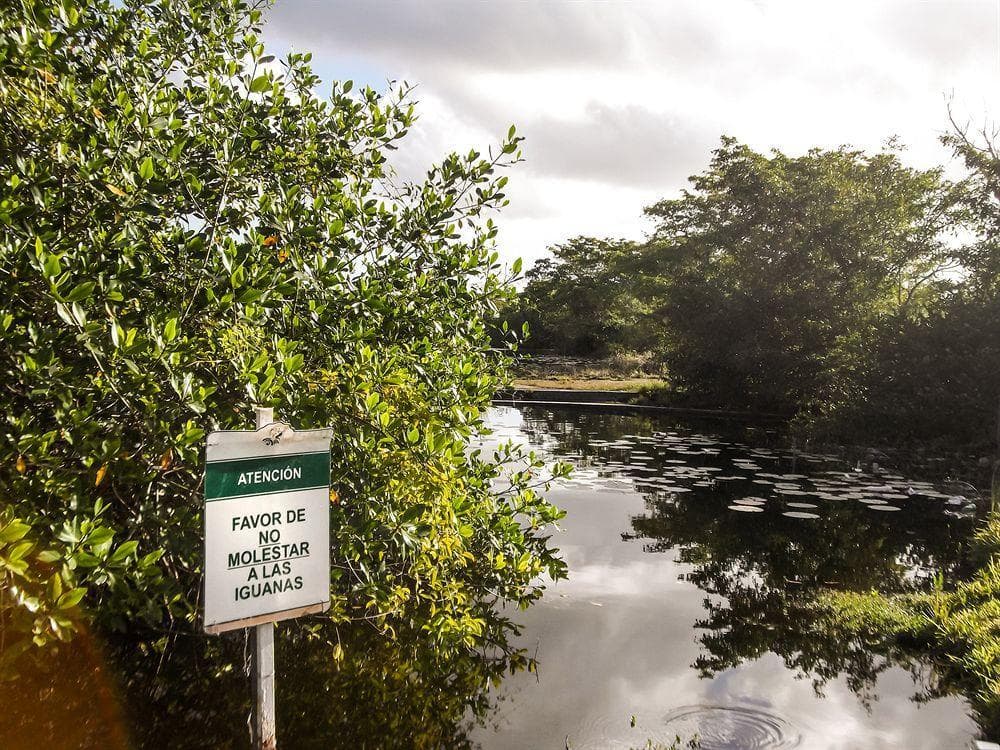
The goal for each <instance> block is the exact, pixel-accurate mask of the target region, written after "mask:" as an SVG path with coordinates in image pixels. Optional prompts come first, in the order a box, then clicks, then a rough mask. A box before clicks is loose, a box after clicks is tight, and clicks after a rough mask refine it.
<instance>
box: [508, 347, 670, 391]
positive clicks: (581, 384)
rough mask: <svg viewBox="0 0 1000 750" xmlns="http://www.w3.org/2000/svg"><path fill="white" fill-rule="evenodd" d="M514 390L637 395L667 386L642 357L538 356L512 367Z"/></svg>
mask: <svg viewBox="0 0 1000 750" xmlns="http://www.w3.org/2000/svg"><path fill="white" fill-rule="evenodd" d="M514 386H515V387H516V388H556V389H565V390H574V391H625V392H634V393H638V392H640V391H645V390H657V389H661V388H666V387H667V382H666V379H665V377H664V373H662V372H661V371H660V370H658V368H656V367H655V366H654V365H652V364H651V362H650V360H649V358H648V357H645V356H642V355H637V354H619V355H615V356H613V357H608V358H605V359H587V358H582V357H566V356H561V355H549V354H538V355H529V356H525V357H524V358H522V359H520V360H518V362H517V363H516V364H515V366H514Z"/></svg>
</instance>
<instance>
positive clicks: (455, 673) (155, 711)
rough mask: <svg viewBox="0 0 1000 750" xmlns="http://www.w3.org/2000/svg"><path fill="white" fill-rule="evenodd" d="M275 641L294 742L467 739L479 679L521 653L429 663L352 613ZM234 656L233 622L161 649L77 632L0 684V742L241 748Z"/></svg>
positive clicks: (406, 642)
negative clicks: (104, 642) (349, 618)
mask: <svg viewBox="0 0 1000 750" xmlns="http://www.w3.org/2000/svg"><path fill="white" fill-rule="evenodd" d="M275 643H276V647H277V654H276V658H277V669H278V676H277V685H278V689H277V712H278V737H279V742H280V743H281V745H283V746H285V747H294V748H303V749H306V750H308V749H309V748H337V747H343V748H361V749H363V748H469V747H471V746H472V745H471V743H470V741H469V739H468V732H469V730H470V729H471V727H472V726H473V725H474V724H475V723H476V722H477V721H481V720H485V718H486V717H487V716H488V712H489V708H490V700H489V695H488V693H487V688H488V687H489V686H490V685H491V684H496V683H498V682H499V680H500V679H502V678H503V676H504V675H505V674H507V673H510V672H512V671H516V670H519V669H522V668H524V667H525V666H526V665H527V661H528V660H527V658H526V656H525V654H524V653H523V652H516V651H515V652H510V651H509V648H508V647H507V645H506V644H501V647H499V648H497V649H496V651H495V653H493V654H488V655H484V654H482V653H478V652H474V651H467V652H465V653H464V654H463V655H461V656H458V657H455V658H451V659H448V660H443V659H442V658H441V657H440V655H439V654H438V652H437V650H436V649H434V648H433V645H432V644H430V643H429V642H427V640H426V639H424V638H422V637H421V636H420V635H419V634H409V635H408V634H405V633H397V638H396V640H394V641H392V640H389V639H387V638H386V637H385V636H384V635H380V634H378V633H377V632H376V631H375V630H374V629H373V628H372V627H371V626H370V625H368V624H365V623H361V624H357V625H353V626H348V627H344V626H340V628H339V633H338V631H337V630H335V629H334V627H333V626H332V625H329V624H325V623H324V624H319V623H317V624H316V625H315V626H314V627H313V628H311V632H309V631H307V630H305V629H303V628H301V627H299V626H289V627H281V628H280V629H279V632H278V635H277V637H276V639H275ZM338 645H339V647H340V648H339V649H337V646H338ZM337 652H342V654H343V656H342V658H340V659H339V660H338V659H336V658H335V653H337ZM246 653H247V652H246V644H245V641H244V638H243V634H242V632H238V633H232V634H227V635H224V636H221V637H202V636H193V635H185V636H183V637H180V638H178V639H176V641H173V642H171V644H170V646H169V648H168V649H167V651H166V655H165V656H163V655H161V654H160V653H159V652H158V650H157V649H156V648H153V643H151V642H147V641H137V640H134V639H131V638H127V637H123V636H116V637H114V638H112V639H110V640H109V645H108V646H107V647H106V648H105V649H103V651H102V650H101V649H99V648H98V647H97V645H96V643H95V642H94V640H93V639H91V638H89V637H84V638H82V639H80V640H79V641H74V642H72V643H70V644H66V645H64V646H63V647H62V651H61V653H60V654H59V655H58V656H54V655H53V654H52V653H46V654H45V660H44V661H43V662H40V663H34V664H33V663H31V662H28V661H26V662H25V663H24V665H23V669H22V674H21V678H20V679H18V680H17V681H16V682H7V683H2V684H0V705H2V706H3V707H4V721H3V722H0V747H3V748H10V749H11V750H19V749H20V748H25V750H28V749H29V748H30V749H31V750H37V749H38V748H39V747H40V746H42V747H47V748H50V750H57V749H60V748H101V749H102V750H104V749H107V750H118V749H119V748H126V747H138V748H163V747H184V748H189V747H190V748H243V747H246V746H247V743H248V737H249V732H248V728H247V717H248V714H249V711H250V697H251V695H250V681H249V678H248V677H247V675H246V673H245V672H244V669H243V665H244V664H245V660H246Z"/></svg>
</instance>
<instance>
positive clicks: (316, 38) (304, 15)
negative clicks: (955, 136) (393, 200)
mask: <svg viewBox="0 0 1000 750" xmlns="http://www.w3.org/2000/svg"><path fill="white" fill-rule="evenodd" d="M998 23H1000V10H998V6H997V4H996V3H995V2H992V0H964V1H963V0H930V1H927V2H914V1H912V0H911V1H909V2H896V1H892V2H889V1H882V2H837V3H834V2H828V3H814V2H810V3H803V2H799V1H797V0H784V1H782V2H748V1H744V0H725V1H716V2H699V1H696V0H690V1H688V0H685V1H684V2H637V3H627V4H626V3H568V2H564V3H559V2H550V3H512V2H487V3H468V2H416V1H415V0H406V1H404V2H385V1H384V0H383V1H372V0H369V1H368V2H365V1H363V0H353V1H347V2H337V3H325V2H320V1H319V0H284V1H283V2H281V1H279V3H278V5H277V7H276V8H275V9H274V11H273V12H272V17H271V21H270V23H269V26H268V29H267V35H268V37H269V39H270V40H271V41H272V42H274V43H276V44H277V45H278V46H287V45H294V46H295V47H296V48H298V49H311V50H312V51H313V52H314V53H315V59H316V60H317V63H318V67H319V68H320V69H321V71H322V72H323V73H324V74H329V75H338V76H343V77H360V78H362V79H364V80H365V81H366V82H370V83H374V84H379V83H381V78H382V77H388V78H395V79H406V80H408V81H410V82H411V83H417V84H418V85H419V87H418V89H417V98H418V99H419V100H420V102H421V103H420V106H419V108H418V109H419V111H420V113H421V119H420V122H419V123H418V125H417V126H416V127H415V128H414V129H413V130H412V131H411V135H410V137H409V138H408V143H407V144H406V145H405V146H404V148H403V150H401V152H399V154H398V155H397V157H396V160H395V164H396V166H397V167H398V169H399V170H400V172H401V173H402V174H404V175H405V176H410V177H415V176H419V175H420V174H421V173H422V172H423V171H424V170H425V169H426V168H427V166H429V165H430V164H431V163H432V162H434V161H436V160H437V159H439V158H440V157H441V156H442V155H444V154H445V153H446V152H448V151H450V150H468V149H469V148H470V147H477V148H480V149H482V148H485V147H486V146H488V145H489V144H491V143H496V142H497V141H498V140H499V138H500V137H501V135H502V134H503V133H504V132H505V131H506V129H507V127H508V126H509V124H510V123H516V124H517V126H518V129H519V131H520V132H521V133H522V134H523V135H525V136H526V138H527V140H526V142H525V144H524V152H525V157H526V161H525V163H524V164H521V165H518V166H517V167H516V168H515V170H514V171H513V172H512V173H511V190H510V191H509V192H510V196H511V200H512V205H511V207H510V210H509V211H507V212H506V213H505V214H504V215H503V216H501V222H500V223H501V227H502V234H501V240H502V243H503V247H502V250H503V252H504V254H505V256H507V257H513V256H515V255H521V256H524V257H526V258H527V259H534V258H537V257H539V256H541V255H542V254H543V253H544V249H545V247H546V246H547V245H550V244H552V243H554V242H559V241H562V240H565V239H567V238H569V237H571V236H575V235H579V234H596V235H601V236H605V235H606V236H616V237H618V236H626V237H632V238H636V239H638V238H640V237H641V236H642V234H643V230H644V228H645V226H646V225H645V223H644V221H643V219H642V208H643V206H644V205H646V204H648V203H650V202H652V201H653V200H655V199H657V198H658V197H661V196H664V195H669V194H673V193H675V192H676V191H677V190H679V189H680V188H682V187H684V185H685V177H686V176H687V175H689V174H691V173H693V172H697V171H700V170H701V169H703V168H704V167H705V166H706V165H707V163H708V160H709V158H710V151H711V149H712V148H713V147H714V146H715V144H717V143H718V138H719V136H720V135H722V134H729V135H733V136H735V137H737V138H739V139H741V140H744V141H746V142H747V143H749V144H750V145H751V146H753V147H755V148H759V149H769V148H780V149H782V150H785V151H788V152H791V153H796V152H801V151H804V150H806V149H808V148H810V147H812V146H822V147H834V146H837V145H840V144H844V143H849V144H852V145H855V146H858V147H862V148H868V149H873V148H878V147H879V146H880V144H882V143H883V142H884V141H885V139H886V138H888V137H889V136H892V135H898V136H899V137H900V138H901V139H902V140H903V142H904V143H906V144H908V145H909V147H910V151H909V159H910V161H911V162H912V163H914V164H915V165H917V166H929V165H932V164H935V163H941V162H942V161H944V160H946V159H947V158H948V154H947V152H946V150H945V149H944V148H943V147H942V146H941V145H940V144H939V143H938V136H939V135H940V133H941V132H943V131H945V130H946V129H947V127H948V122H947V105H946V97H948V96H952V95H953V96H954V106H955V109H956V111H957V112H958V114H959V115H960V116H962V117H964V116H971V117H972V118H973V119H974V120H976V121H979V120H982V119H984V118H986V117H988V116H991V115H992V116H997V114H998V111H1000V106H998V104H1000V85H998V84H1000V42H998V39H1000V33H998Z"/></svg>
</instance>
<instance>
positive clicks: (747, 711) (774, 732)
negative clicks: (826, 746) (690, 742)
mask: <svg viewBox="0 0 1000 750" xmlns="http://www.w3.org/2000/svg"><path fill="white" fill-rule="evenodd" d="M665 723H666V729H667V733H668V734H669V735H677V736H679V737H681V738H682V739H689V738H691V737H693V736H694V735H698V738H699V740H700V743H701V744H700V745H699V747H700V748H701V750H786V748H794V747H798V746H799V743H801V742H802V735H801V734H800V733H799V732H798V730H796V729H795V728H794V727H793V726H792V725H791V724H789V723H788V722H787V721H786V720H785V719H783V718H781V717H780V716H777V715H775V714H772V713H768V712H767V711H763V710H761V709H757V708H747V707H743V706H707V705H692V706H681V707H680V708H675V709H674V710H673V711H671V712H670V713H668V714H667V716H666V717H665Z"/></svg>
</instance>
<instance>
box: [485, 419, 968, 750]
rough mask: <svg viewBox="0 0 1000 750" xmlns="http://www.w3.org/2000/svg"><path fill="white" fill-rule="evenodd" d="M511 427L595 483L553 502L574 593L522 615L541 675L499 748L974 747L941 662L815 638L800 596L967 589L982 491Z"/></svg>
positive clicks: (623, 435)
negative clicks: (939, 581)
mask: <svg viewBox="0 0 1000 750" xmlns="http://www.w3.org/2000/svg"><path fill="white" fill-rule="evenodd" d="M492 422H493V424H494V425H495V428H496V432H497V434H496V435H495V438H497V439H504V438H511V439H514V440H515V441H519V442H526V443H530V444H531V445H532V447H533V448H534V449H535V450H536V451H539V452H541V453H546V454H549V455H551V456H555V457H559V458H561V459H563V460H568V461H570V462H572V463H573V464H575V466H576V470H575V471H574V474H573V478H572V479H571V480H568V481H563V482H560V483H559V484H558V485H557V486H555V487H554V489H553V491H552V493H551V495H550V497H551V498H552V499H553V500H554V501H555V502H556V503H557V504H559V505H560V506H561V507H563V508H564V509H565V510H566V511H567V516H566V518H565V519H564V520H563V522H561V526H562V531H561V532H559V533H557V535H556V537H555V539H556V542H557V546H559V547H560V548H561V550H562V552H563V554H564V557H565V559H566V561H567V562H568V564H569V571H570V575H569V580H567V581H561V582H559V583H558V584H557V585H555V586H553V587H552V588H551V589H550V590H549V591H548V592H547V594H546V596H545V598H544V599H543V600H542V602H541V603H540V604H538V605H537V606H536V607H534V608H532V610H530V611H528V612H526V613H524V615H523V617H522V619H523V621H524V622H525V623H526V628H525V633H524V637H525V640H526V642H527V645H528V646H529V647H531V648H533V649H537V657H538V660H539V663H540V666H539V670H538V674H537V675H535V674H519V675H515V676H513V677H511V678H509V679H508V680H506V681H505V683H504V685H503V688H502V689H501V691H500V698H499V700H498V701H497V706H498V708H497V712H496V714H495V715H494V716H493V717H492V723H490V724H487V725H486V726H485V727H481V728H479V729H477V730H476V731H475V733H474V739H476V740H478V741H479V742H481V743H482V746H483V747H484V748H496V749H498V750H499V749H505V748H533V747H538V748H563V747H566V743H567V742H568V745H569V747H572V748H576V749H578V750H582V749H583V748H595V749H596V748H631V747H635V748H640V747H644V746H645V745H646V743H647V741H648V740H653V741H654V742H661V743H664V744H665V745H667V746H669V744H670V743H671V742H672V741H673V740H674V738H675V737H676V736H678V735H679V736H680V737H681V738H682V739H688V738H690V737H692V736H693V735H696V734H697V735H698V736H699V737H700V740H701V747H702V748H704V749H705V750H712V749H716V748H733V749H736V748H740V749H744V748H745V749H747V750H755V749H757V748H815V749H817V750H819V749H821V748H822V749H830V750H832V749H833V748H907V749H909V750H915V749H917V748H928V750H930V749H931V748H933V749H934V750H945V749H946V748H956V749H958V748H965V747H967V745H968V742H969V739H970V738H971V737H972V736H973V735H974V734H975V732H976V725H975V723H974V722H973V720H972V719H971V718H970V717H969V712H968V707H967V705H966V703H965V701H964V700H963V699H962V698H961V697H960V696H954V695H945V696H943V697H933V696H936V695H937V694H938V693H940V692H947V691H943V690H941V689H940V686H938V685H935V684H934V681H933V677H932V673H931V672H930V670H929V668H928V666H927V665H925V664H920V663H915V662H909V661H907V660H905V659H899V660H898V662H893V663H890V662H889V661H887V660H886V659H885V658H883V657H881V656H878V655H876V654H872V653H869V652H867V651H866V650H865V649H864V648H862V647H861V646H859V645H858V644H849V643H840V642H837V641H836V640H832V639H824V638H822V637H817V635H816V634H815V633H811V634H806V625H807V624H808V623H806V622H804V621H803V619H802V618H803V617H805V616H806V615H803V614H801V613H797V610H796V607H795V606H794V601H795V598H796V596H798V595H799V594H800V592H802V591H805V590H811V589H815V588H816V587H819V586H828V587H840V588H849V589H860V590H865V589H871V588H876V587H877V588H879V589H882V590H899V591H903V590H913V589H921V588H925V587H926V586H928V585H929V584H930V581H931V580H932V578H933V576H934V574H935V573H936V572H938V571H945V572H946V573H947V574H948V575H949V576H954V575H960V574H961V573H962V569H963V564H964V563H963V554H964V550H965V546H964V545H965V542H966V540H967V539H968V536H969V534H970V533H971V531H972V528H973V522H974V519H973V516H974V513H975V506H974V504H973V503H972V502H971V501H972V493H971V492H970V491H969V490H967V489H963V488H961V487H957V488H956V487H955V486H954V485H951V486H949V485H943V484H935V483H930V482H921V481H918V480H916V479H913V478H907V477H904V476H901V475H898V474H894V473H892V471H891V470H889V469H886V468H885V467H882V466H879V465H878V460H877V459H875V458H873V457H872V456H868V457H867V458H866V457H864V456H863V455H861V456H859V457H858V460H857V463H855V462H854V461H850V460H849V461H845V460H844V459H843V458H840V457H834V456H829V455H818V454H815V455H814V454H810V453H807V452H803V451H792V450H789V449H787V448H782V447H780V446H781V444H782V441H781V440H780V439H776V438H774V437H773V436H771V435H768V434H767V433H764V432H761V431H756V432H754V431H751V432H750V433H749V434H748V433H747V432H746V431H743V432H742V433H739V432H737V433H736V434H729V435H728V436H726V437H721V436H720V435H719V431H720V430H722V429H724V428H723V427H720V426H719V425H714V426H709V427H707V428H704V429H697V430H695V429H692V428H691V427H684V426H682V425H680V424H676V423H671V422H662V421H659V422H658V421H655V420H648V419H643V418H637V417H629V416H621V415H608V414H596V413H593V412H583V411H559V410H546V409H543V408H540V407H525V408H523V409H514V408H499V409H497V410H496V411H495V412H494V414H493V415H492ZM730 432H731V433H732V432H733V431H730ZM873 464H874V465H873ZM633 723H634V726H633Z"/></svg>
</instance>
